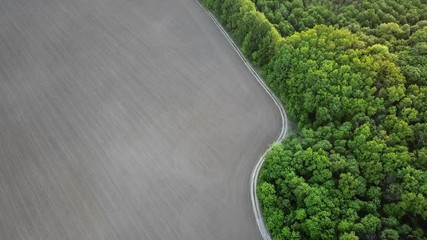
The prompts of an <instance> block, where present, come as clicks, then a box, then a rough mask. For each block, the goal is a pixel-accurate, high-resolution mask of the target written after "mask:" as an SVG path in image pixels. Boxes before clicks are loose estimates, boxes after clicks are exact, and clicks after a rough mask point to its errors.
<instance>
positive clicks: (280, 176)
mask: <svg viewBox="0 0 427 240" xmlns="http://www.w3.org/2000/svg"><path fill="white" fill-rule="evenodd" d="M201 2H202V3H203V4H204V5H205V7H207V8H208V9H209V10H210V11H211V12H212V13H213V14H214V15H215V16H216V17H217V19H218V20H219V21H220V22H221V24H222V25H223V26H224V27H225V28H226V29H227V31H228V32H229V33H230V35H231V36H232V37H233V38H234V40H235V41H236V43H238V44H239V45H240V46H241V49H242V52H243V53H244V54H245V55H246V57H247V58H248V59H249V60H250V61H252V63H253V64H254V65H256V66H257V67H259V69H260V71H261V73H262V75H263V77H264V79H265V80H266V82H267V83H268V85H269V87H270V88H271V89H272V90H273V91H274V92H275V93H276V95H277V96H278V97H279V98H280V99H281V100H282V102H283V104H284V106H285V108H286V110H287V112H288V114H289V116H290V118H291V119H292V120H294V121H295V122H296V123H297V124H298V131H297V133H296V134H294V135H293V136H291V137H289V138H288V139H286V140H285V141H283V142H282V143H277V144H275V145H274V146H272V148H271V150H270V151H269V152H268V153H267V155H266V161H265V163H264V165H263V167H262V169H261V172H260V177H259V179H258V189H257V195H258V198H259V201H260V203H261V206H262V213H263V216H264V221H265V224H266V227H267V229H268V230H269V232H270V234H271V236H272V238H273V239H341V240H350V239H370V240H374V239H414V240H415V239H427V199H426V196H427V172H426V171H427V122H426V120H427V2H426V1H425V0H406V1H398V0H377V1H374V0H316V1H314V0H287V1H285V0H253V1H251V0H201Z"/></svg>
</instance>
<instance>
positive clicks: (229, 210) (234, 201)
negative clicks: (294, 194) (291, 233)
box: [0, 0, 280, 240]
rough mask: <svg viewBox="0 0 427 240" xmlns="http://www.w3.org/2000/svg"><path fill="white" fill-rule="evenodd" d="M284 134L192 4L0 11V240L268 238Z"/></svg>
mask: <svg viewBox="0 0 427 240" xmlns="http://www.w3.org/2000/svg"><path fill="white" fill-rule="evenodd" d="M279 130H280V116H279V113H278V111H277V110H276V107H275V106H274V104H273V102H272V100H271V99H270V98H269V96H268V95H267V94H266V93H265V92H264V90H263V89H262V88H261V86H260V85H259V84H258V83H257V82H256V80H255V79H254V78H253V76H252V75H251V74H250V73H249V71H248V70H247V69H246V67H245V66H244V64H243V63H242V61H241V60H240V59H239V57H238V56H237V54H236V53H235V52H234V51H233V49H232V48H231V47H230V45H229V43H228V42H227V41H226V40H225V38H224V37H223V36H222V34H221V33H220V31H219V30H218V29H217V28H216V26H215V25H214V23H213V22H212V20H211V19H210V18H209V17H208V16H207V15H206V13H204V12H203V10H202V9H201V8H200V7H199V6H198V5H197V3H195V2H194V0H168V1H166V0H128V1H119V0H0V239H22V240H32V239H40V240H50V239H55V240H56V239H60V240H68V239H70V240H71V239H73V240H74V239H77V240H80V239H82V240H86V239H87V240H91V239H97V240H98V239H99V240H101V239H102V240H104V239H111V240H116V239H124V240H127V239H135V240H136V239H138V240H140V239H154V240H156V239H183V240H191V239H194V240H204V239H215V240H218V239H224V240H234V239H245V240H246V239H260V234H259V232H258V228H257V225H256V223H255V220H254V216H253V212H252V207H251V202H250V199H249V177H250V173H251V170H252V167H253V166H254V164H255V162H256V161H257V159H258V158H259V157H260V156H261V154H262V153H263V151H264V150H265V149H266V148H267V145H268V144H269V143H271V141H273V139H275V137H276V135H277V134H278V132H279Z"/></svg>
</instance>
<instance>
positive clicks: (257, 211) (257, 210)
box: [197, 1, 289, 240]
mask: <svg viewBox="0 0 427 240" xmlns="http://www.w3.org/2000/svg"><path fill="white" fill-rule="evenodd" d="M197 2H198V3H199V6H200V7H201V8H203V9H204V10H205V12H206V14H208V15H209V17H210V18H211V19H212V21H214V23H215V25H216V26H217V27H218V28H219V29H220V30H221V32H222V34H223V35H224V37H225V38H227V40H228V42H229V43H230V44H231V46H232V47H233V48H234V50H235V51H236V53H237V54H238V55H239V57H240V59H241V60H242V61H243V62H244V63H245V65H246V67H247V68H248V70H249V71H250V72H251V73H252V75H253V76H254V77H255V79H256V80H257V81H258V83H259V84H260V85H261V86H262V87H263V88H264V90H265V92H266V93H267V94H268V95H269V96H270V97H271V98H272V99H273V101H274V104H275V105H276V106H277V109H278V110H279V113H280V118H281V119H282V124H281V130H280V133H279V135H278V136H277V138H276V140H275V143H280V142H282V141H283V139H285V138H286V137H287V135H288V133H289V124H288V116H287V114H286V111H285V108H284V107H283V104H282V102H281V101H280V99H279V98H278V97H277V96H276V95H275V94H274V92H273V91H272V90H271V89H270V88H269V87H268V86H267V84H266V83H265V82H264V80H263V79H262V78H261V77H260V76H259V75H258V73H257V72H256V71H255V69H253V67H252V65H251V64H250V63H249V61H248V60H247V59H246V57H245V56H244V55H243V53H242V52H241V51H240V49H239V47H238V46H237V44H236V43H234V41H233V39H232V38H231V37H230V35H229V34H228V33H227V31H226V30H225V29H224V28H223V27H222V26H221V23H220V22H219V21H218V20H217V19H216V17H215V16H214V15H213V14H212V13H211V12H209V10H207V9H206V8H205V7H204V6H203V4H201V3H200V2H199V1H197ZM268 151H269V149H267V150H266V152H265V153H264V154H263V155H262V156H261V157H260V158H259V160H258V162H257V163H256V164H255V167H254V168H253V170H252V174H251V177H250V179H249V187H250V197H251V202H252V208H253V211H254V215H255V220H256V222H257V225H258V228H259V231H260V233H261V236H262V238H263V239H264V240H270V239H271V236H270V233H269V232H268V230H267V227H266V226H265V222H264V219H263V216H262V211H261V205H260V203H259V201H258V196H257V193H256V190H257V183H258V176H259V171H260V170H261V167H262V165H263V163H264V161H265V154H266V153H267V152H268Z"/></svg>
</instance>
